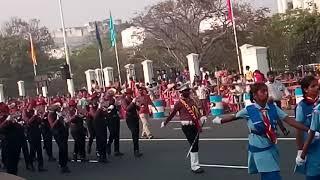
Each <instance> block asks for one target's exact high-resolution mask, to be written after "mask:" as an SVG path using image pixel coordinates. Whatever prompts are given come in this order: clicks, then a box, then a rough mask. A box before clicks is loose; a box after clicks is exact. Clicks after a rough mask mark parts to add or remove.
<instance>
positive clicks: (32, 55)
mask: <svg viewBox="0 0 320 180" xmlns="http://www.w3.org/2000/svg"><path fill="white" fill-rule="evenodd" d="M29 36H30V51H31V59H32V64H33V65H37V57H36V51H35V49H34V46H33V41H32V36H31V34H29Z"/></svg>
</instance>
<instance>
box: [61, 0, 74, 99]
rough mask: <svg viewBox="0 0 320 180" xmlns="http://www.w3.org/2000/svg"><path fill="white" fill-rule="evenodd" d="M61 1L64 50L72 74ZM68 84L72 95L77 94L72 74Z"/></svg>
mask: <svg viewBox="0 0 320 180" xmlns="http://www.w3.org/2000/svg"><path fill="white" fill-rule="evenodd" d="M58 2H59V8H60V18H61V26H62V34H63V43H64V51H65V55H66V64H67V65H68V66H69V71H70V74H71V65H70V58H69V49H68V44H67V35H66V29H65V25H64V17H63V10H62V3H61V0H58ZM67 86H68V92H69V93H70V95H71V97H74V96H75V90H74V84H73V79H72V76H70V77H69V79H67Z"/></svg>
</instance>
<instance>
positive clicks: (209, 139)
mask: <svg viewBox="0 0 320 180" xmlns="http://www.w3.org/2000/svg"><path fill="white" fill-rule="evenodd" d="M186 140H187V139H184V138H179V139H178V138H177V139H140V140H139V141H186ZM278 140H280V141H294V140H296V138H278ZM53 141H54V140H53ZM68 141H69V142H74V140H73V139H69V140H68ZM87 141H88V140H87ZM94 141H95V140H94ZM120 141H132V139H130V138H128V139H120ZM200 141H248V138H200Z"/></svg>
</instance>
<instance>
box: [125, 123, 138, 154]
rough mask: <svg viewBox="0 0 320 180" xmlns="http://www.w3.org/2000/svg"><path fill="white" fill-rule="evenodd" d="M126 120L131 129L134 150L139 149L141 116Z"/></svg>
mask: <svg viewBox="0 0 320 180" xmlns="http://www.w3.org/2000/svg"><path fill="white" fill-rule="evenodd" d="M126 122H127V125H128V128H129V129H130V131H131V135H132V141H133V150H134V151H139V118H138V117H136V118H127V119H126Z"/></svg>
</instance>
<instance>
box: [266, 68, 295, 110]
mask: <svg viewBox="0 0 320 180" xmlns="http://www.w3.org/2000/svg"><path fill="white" fill-rule="evenodd" d="M267 76H268V82H266V85H267V86H268V93H269V101H273V102H275V103H276V104H277V106H278V107H279V108H281V99H282V98H283V97H288V96H290V93H289V91H288V89H287V88H286V87H285V86H284V85H283V84H282V83H281V82H280V81H278V80H275V75H274V72H272V71H270V72H268V73H267Z"/></svg>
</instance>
